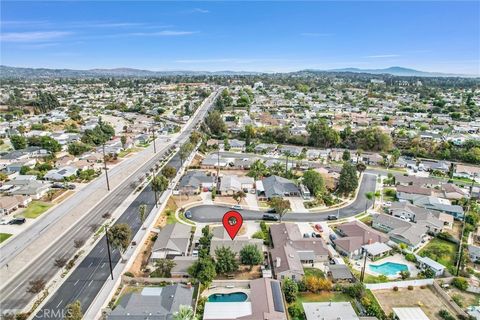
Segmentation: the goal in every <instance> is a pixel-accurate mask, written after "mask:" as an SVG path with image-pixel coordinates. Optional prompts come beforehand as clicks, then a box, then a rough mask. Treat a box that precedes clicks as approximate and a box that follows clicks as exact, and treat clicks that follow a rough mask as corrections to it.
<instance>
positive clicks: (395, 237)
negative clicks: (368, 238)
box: [372, 214, 428, 250]
mask: <svg viewBox="0 0 480 320" xmlns="http://www.w3.org/2000/svg"><path fill="white" fill-rule="evenodd" d="M372 227H373V228H375V229H378V230H381V231H383V232H386V233H388V236H389V237H390V240H391V241H393V242H394V243H404V244H406V245H407V246H408V247H409V248H411V249H412V250H414V249H416V248H418V247H419V246H420V245H421V244H422V243H423V241H425V237H426V235H427V232H428V228H427V226H426V225H425V224H424V223H411V222H408V221H405V220H402V219H399V218H395V217H393V216H390V215H387V214H376V215H374V216H373V219H372Z"/></svg>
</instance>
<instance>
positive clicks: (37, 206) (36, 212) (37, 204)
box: [19, 201, 52, 219]
mask: <svg viewBox="0 0 480 320" xmlns="http://www.w3.org/2000/svg"><path fill="white" fill-rule="evenodd" d="M51 206H52V204H51V203H47V202H43V201H32V202H31V203H30V204H29V205H28V206H27V208H26V209H25V210H23V212H22V213H20V214H19V216H22V217H24V218H28V219H36V218H38V216H40V215H41V214H42V213H44V212H45V211H47V210H48V209H50V207H51Z"/></svg>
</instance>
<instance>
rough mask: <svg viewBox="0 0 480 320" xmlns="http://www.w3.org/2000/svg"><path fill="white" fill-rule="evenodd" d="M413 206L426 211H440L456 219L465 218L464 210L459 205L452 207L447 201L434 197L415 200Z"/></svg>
mask: <svg viewBox="0 0 480 320" xmlns="http://www.w3.org/2000/svg"><path fill="white" fill-rule="evenodd" d="M413 204H414V205H416V206H419V207H422V208H425V209H430V210H435V211H440V212H444V213H448V214H450V215H452V216H453V217H454V218H455V219H462V218H463V208H462V206H459V205H452V204H451V202H450V201H449V200H447V199H442V198H438V197H434V196H423V197H419V198H417V199H415V200H414V201H413Z"/></svg>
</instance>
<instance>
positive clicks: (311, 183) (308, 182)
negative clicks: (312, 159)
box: [303, 169, 325, 197]
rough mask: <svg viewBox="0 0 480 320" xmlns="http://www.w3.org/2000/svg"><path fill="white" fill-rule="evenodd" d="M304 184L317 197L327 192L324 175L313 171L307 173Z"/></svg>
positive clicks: (304, 175)
mask: <svg viewBox="0 0 480 320" xmlns="http://www.w3.org/2000/svg"><path fill="white" fill-rule="evenodd" d="M303 184H304V185H305V187H307V188H308V190H310V192H311V194H312V195H314V196H315V197H318V196H320V195H321V194H322V193H323V192H324V191H325V181H324V180H323V177H322V175H321V174H320V173H319V172H317V171H315V170H313V169H309V170H307V171H305V173H304V174H303Z"/></svg>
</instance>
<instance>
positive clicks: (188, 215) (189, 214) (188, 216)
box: [185, 210, 192, 219]
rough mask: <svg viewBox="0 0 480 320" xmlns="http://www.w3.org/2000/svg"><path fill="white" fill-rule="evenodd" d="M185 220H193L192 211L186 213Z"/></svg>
mask: <svg viewBox="0 0 480 320" xmlns="http://www.w3.org/2000/svg"><path fill="white" fill-rule="evenodd" d="M185 218H187V219H191V218H192V212H191V211H190V210H188V211H185Z"/></svg>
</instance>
